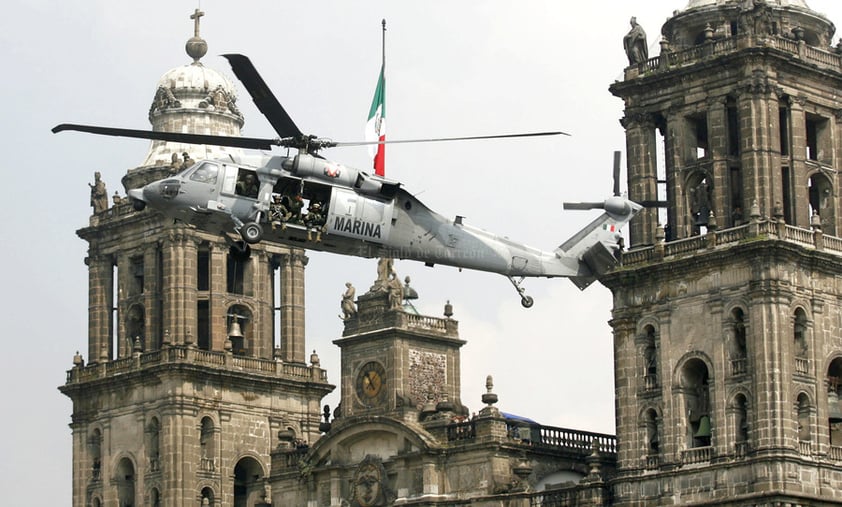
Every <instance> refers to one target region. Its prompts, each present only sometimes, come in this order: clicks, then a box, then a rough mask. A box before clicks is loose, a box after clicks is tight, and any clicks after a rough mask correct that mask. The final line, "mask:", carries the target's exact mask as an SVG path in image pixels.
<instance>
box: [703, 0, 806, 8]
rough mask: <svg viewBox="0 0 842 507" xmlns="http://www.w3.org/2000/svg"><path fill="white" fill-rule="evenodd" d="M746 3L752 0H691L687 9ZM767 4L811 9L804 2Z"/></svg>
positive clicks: (770, 0) (772, 0)
mask: <svg viewBox="0 0 842 507" xmlns="http://www.w3.org/2000/svg"><path fill="white" fill-rule="evenodd" d="M746 1H751V0H690V1H689V2H687V7H686V9H695V8H697V7H707V6H716V5H724V4H727V3H745V2H746ZM766 3H767V4H768V5H771V6H776V7H801V8H803V9H809V8H810V7H808V6H807V2H805V1H804V0H766Z"/></svg>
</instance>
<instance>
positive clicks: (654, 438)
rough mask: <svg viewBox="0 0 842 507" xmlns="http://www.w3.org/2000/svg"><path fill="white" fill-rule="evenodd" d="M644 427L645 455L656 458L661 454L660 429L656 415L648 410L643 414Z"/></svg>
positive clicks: (653, 411) (651, 410)
mask: <svg viewBox="0 0 842 507" xmlns="http://www.w3.org/2000/svg"><path fill="white" fill-rule="evenodd" d="M644 422H645V425H646V453H647V454H648V455H650V456H652V455H655V456H657V455H658V454H659V453H660V452H661V437H660V433H661V431H660V430H661V428H660V420H659V419H658V413H657V412H655V409H652V408H650V409H649V410H647V411H646V412H645V413H644Z"/></svg>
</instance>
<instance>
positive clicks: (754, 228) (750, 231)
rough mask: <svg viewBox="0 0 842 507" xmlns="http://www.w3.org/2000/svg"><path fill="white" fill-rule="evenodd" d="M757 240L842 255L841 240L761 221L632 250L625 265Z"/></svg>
mask: <svg viewBox="0 0 842 507" xmlns="http://www.w3.org/2000/svg"><path fill="white" fill-rule="evenodd" d="M757 238H770V239H780V240H783V241H787V242H791V243H797V244H799V245H802V246H805V247H808V248H813V249H815V250H822V251H824V252H828V253H832V254H836V255H840V256H842V238H837V237H835V236H827V235H824V234H822V233H821V232H818V231H814V230H811V229H802V228H800V227H795V226H792V225H787V224H784V223H781V222H773V221H758V222H755V223H751V224H748V225H741V226H739V227H734V228H731V229H722V230H717V231H713V232H709V233H707V234H705V235H704V236H693V237H690V238H683V239H679V240H675V241H670V242H668V243H662V244H659V245H656V246H647V247H642V248H636V249H633V250H629V251H627V252H623V266H635V265H638V264H649V263H653V262H658V261H660V260H662V259H664V258H667V257H680V256H683V255H688V254H693V253H698V252H700V251H704V250H711V249H715V248H717V247H726V246H729V245H734V244H736V243H740V242H743V241H746V240H750V239H757Z"/></svg>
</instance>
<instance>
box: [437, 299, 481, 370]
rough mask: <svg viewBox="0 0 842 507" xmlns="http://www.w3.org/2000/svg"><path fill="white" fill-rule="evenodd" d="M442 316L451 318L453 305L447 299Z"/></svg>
mask: <svg viewBox="0 0 842 507" xmlns="http://www.w3.org/2000/svg"><path fill="white" fill-rule="evenodd" d="M444 316H445V317H447V318H448V319H449V318H451V317H453V305H452V304H450V300H449V299H448V300H447V303H445V304H444ZM488 378H491V376H489V377H488Z"/></svg>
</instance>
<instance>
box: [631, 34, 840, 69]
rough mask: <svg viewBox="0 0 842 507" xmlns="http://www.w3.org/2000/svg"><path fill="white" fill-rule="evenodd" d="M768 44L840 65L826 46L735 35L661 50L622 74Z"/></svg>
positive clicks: (837, 56)
mask: <svg viewBox="0 0 842 507" xmlns="http://www.w3.org/2000/svg"><path fill="white" fill-rule="evenodd" d="M752 47H755V48H768V49H770V50H773V51H780V52H783V53H786V54H787V57H789V58H796V59H800V60H803V61H805V62H808V63H811V64H814V65H816V66H818V67H823V68H832V69H839V68H840V67H842V55H840V54H839V53H837V52H835V51H832V50H830V49H820V48H817V47H813V46H809V45H807V44H806V43H804V42H799V41H795V40H792V39H789V38H786V37H782V36H780V35H762V36H761V35H747V34H746V35H738V36H735V37H728V38H724V39H719V40H715V41H710V42H705V43H703V44H699V45H697V46H693V47H691V48H687V49H683V50H680V51H671V50H670V51H663V50H662V51H661V54H660V55H658V56H656V57H653V58H649V59H648V60H646V61H644V62H641V63H639V64H637V65H632V66H630V67H628V68H627V69H626V78H627V79H630V78H634V77H637V76H642V75H646V74H651V73H656V72H666V71H667V70H669V69H675V68H677V67H685V66H688V65H693V64H695V63H698V62H700V61H704V60H708V59H711V58H715V57H720V56H725V55H728V54H732V53H736V52H738V51H741V50H743V49H747V48H752Z"/></svg>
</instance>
